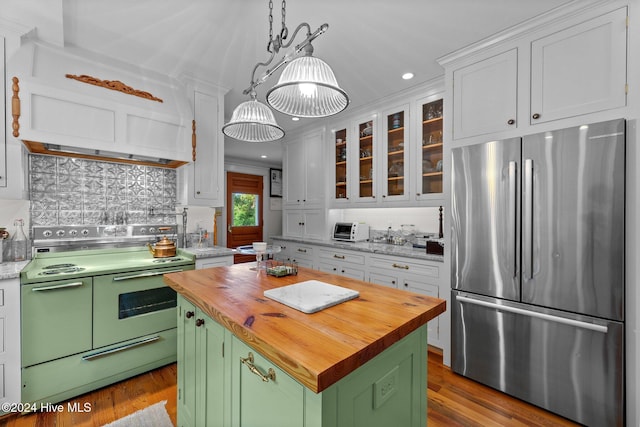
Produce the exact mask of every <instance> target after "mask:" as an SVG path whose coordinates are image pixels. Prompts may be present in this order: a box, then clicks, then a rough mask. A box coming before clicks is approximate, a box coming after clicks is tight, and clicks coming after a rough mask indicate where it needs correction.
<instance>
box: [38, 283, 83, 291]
mask: <svg viewBox="0 0 640 427" xmlns="http://www.w3.org/2000/svg"><path fill="white" fill-rule="evenodd" d="M80 286H84V282H70V283H64V284H62V285H53V286H40V287H37V288H33V289H31V290H32V291H33V292H42V291H55V290H56V289H64V288H78V287H80Z"/></svg>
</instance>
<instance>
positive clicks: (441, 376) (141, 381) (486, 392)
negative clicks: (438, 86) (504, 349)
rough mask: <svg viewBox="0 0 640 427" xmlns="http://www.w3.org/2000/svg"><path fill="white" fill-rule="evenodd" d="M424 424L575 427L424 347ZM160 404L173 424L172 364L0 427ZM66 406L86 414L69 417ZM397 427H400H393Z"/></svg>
mask: <svg viewBox="0 0 640 427" xmlns="http://www.w3.org/2000/svg"><path fill="white" fill-rule="evenodd" d="M428 363H429V366H428V369H429V381H428V382H429V384H428V411H427V416H428V424H429V426H447V427H451V426H465V427H466V426H482V427H486V426H576V425H577V424H574V423H572V422H570V421H568V420H566V419H564V418H561V417H558V416H557V415H554V414H551V413H549V412H546V411H544V410H542V409H540V408H536V407H535V406H531V405H529V404H527V403H525V402H522V401H520V400H518V399H514V398H512V397H509V396H507V395H505V394H502V393H500V392H498V391H495V390H493V389H490V388H488V387H485V386H483V385H481V384H478V383H476V382H474V381H471V380H468V379H466V378H463V377H461V376H459V375H456V374H454V373H452V372H451V370H450V369H449V368H447V367H445V366H443V365H442V354H441V353H440V352H439V351H437V350H434V349H429V362H428ZM162 400H166V401H167V405H166V408H167V412H168V413H169V416H170V417H171V420H172V421H173V423H174V425H175V423H176V365H175V363H174V364H171V365H167V366H165V367H162V368H159V369H156V370H154V371H151V372H148V373H146V374H142V375H139V376H137V377H134V378H131V379H128V380H125V381H122V382H119V383H117V384H114V385H111V386H108V387H104V388H102V389H100V390H96V391H93V392H91V393H87V394H84V395H82V396H79V397H77V398H75V399H72V400H69V401H68V402H64V403H63V405H64V408H65V410H64V411H63V412H61V413H53V412H40V413H35V414H29V415H21V416H20V415H11V416H7V417H4V418H1V419H0V427H62V426H64V427H67V426H68V427H71V426H73V427H94V426H95V427H98V426H102V425H104V424H107V423H109V422H112V421H114V420H116V419H118V418H121V417H124V416H126V415H128V414H131V413H133V412H136V411H137V410H139V409H143V408H145V407H147V406H149V405H152V404H154V403H156V402H160V401H162ZM67 403H70V404H72V405H73V404H74V403H77V404H79V405H80V407H82V405H84V404H85V403H90V404H91V411H90V412H86V413H72V412H69V411H67V410H66V408H67ZM398 427H402V426H398Z"/></svg>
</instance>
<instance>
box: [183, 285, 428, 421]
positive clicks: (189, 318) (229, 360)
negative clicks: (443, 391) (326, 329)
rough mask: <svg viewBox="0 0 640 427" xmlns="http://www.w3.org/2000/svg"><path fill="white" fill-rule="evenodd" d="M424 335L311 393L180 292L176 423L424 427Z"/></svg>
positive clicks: (423, 332)
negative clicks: (323, 388)
mask: <svg viewBox="0 0 640 427" xmlns="http://www.w3.org/2000/svg"><path fill="white" fill-rule="evenodd" d="M426 339H427V329H426V327H421V328H419V329H417V330H416V331H414V332H413V333H411V334H410V335H408V336H407V337H405V338H403V339H402V340H401V341H399V342H397V343H396V344H394V345H393V346H391V347H389V348H388V349H387V350H385V351H384V352H382V353H381V354H379V355H378V356H377V357H376V358H374V359H373V360H370V361H369V362H367V363H365V364H364V365H363V366H361V367H359V368H358V369H356V370H355V371H353V372H351V373H350V374H348V375H347V376H346V377H344V378H343V379H341V380H340V381H338V382H337V383H335V384H333V385H332V386H330V387H329V388H327V389H325V390H324V391H322V392H321V393H314V392H313V391H311V390H310V389H308V388H306V387H304V386H303V385H302V384H301V383H299V382H298V381H296V380H295V379H294V378H293V377H291V376H289V374H287V373H286V372H284V371H283V370H281V369H280V368H279V367H278V366H276V365H275V364H273V363H271V361H269V360H268V359H267V358H265V357H263V356H262V355H261V354H260V353H258V352H257V351H256V350H254V349H252V348H250V347H249V346H248V345H247V344H245V343H244V342H243V341H241V340H240V339H238V338H237V337H236V336H235V335H233V334H232V333H231V332H230V331H229V330H227V329H226V328H223V327H222V326H221V325H219V324H218V323H217V322H215V321H213V320H212V319H211V318H209V317H208V316H206V315H205V314H204V313H203V312H202V311H201V310H199V309H198V308H196V307H195V305H193V304H192V303H191V302H189V301H188V300H186V299H185V298H183V297H182V296H179V297H178V426H180V427H187V426H194V427H196V426H207V427H211V426H213V427H217V426H225V427H229V426H231V427H254V426H260V427H388V426H390V425H398V426H403V427H418V426H420V427H423V426H424V425H426V422H427V398H426V389H427V363H426V362H427V346H426V345H424V342H425V341H426ZM318 351H322V349H321V348H319V349H318Z"/></svg>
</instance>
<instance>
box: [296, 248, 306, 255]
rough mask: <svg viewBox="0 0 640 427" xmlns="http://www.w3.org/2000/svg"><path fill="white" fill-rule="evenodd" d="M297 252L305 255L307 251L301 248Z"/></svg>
mask: <svg viewBox="0 0 640 427" xmlns="http://www.w3.org/2000/svg"><path fill="white" fill-rule="evenodd" d="M298 252H302V253H304V254H306V253H307V250H306V249H302V248H298Z"/></svg>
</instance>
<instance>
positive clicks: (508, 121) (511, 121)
mask: <svg viewBox="0 0 640 427" xmlns="http://www.w3.org/2000/svg"><path fill="white" fill-rule="evenodd" d="M515 123H516V121H515V120H513V119H509V120H507V124H508V125H513V124H515Z"/></svg>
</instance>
